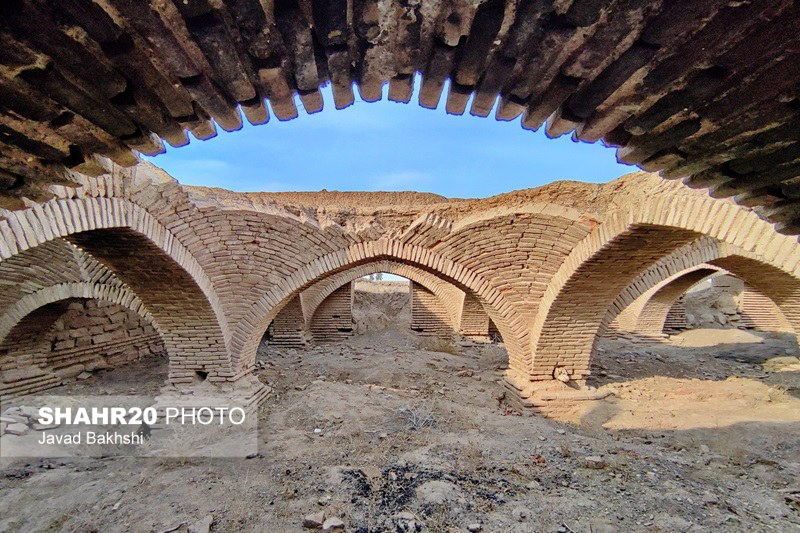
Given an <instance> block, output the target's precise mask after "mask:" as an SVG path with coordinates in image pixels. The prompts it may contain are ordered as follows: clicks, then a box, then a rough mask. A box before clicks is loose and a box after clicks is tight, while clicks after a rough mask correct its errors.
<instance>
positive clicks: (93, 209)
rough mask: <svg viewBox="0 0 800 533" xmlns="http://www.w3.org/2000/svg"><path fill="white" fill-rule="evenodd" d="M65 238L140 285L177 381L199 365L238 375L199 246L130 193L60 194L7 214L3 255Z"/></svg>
mask: <svg viewBox="0 0 800 533" xmlns="http://www.w3.org/2000/svg"><path fill="white" fill-rule="evenodd" d="M59 238H64V239H67V240H69V241H70V242H71V243H73V244H74V245H76V246H78V247H79V248H80V249H82V250H84V251H85V252H87V253H88V254H89V255H91V256H92V257H94V258H95V259H97V260H98V261H99V262H100V263H101V264H103V265H104V266H106V267H107V268H108V269H109V270H111V271H112V272H113V273H115V274H116V275H117V276H118V277H119V278H120V279H121V281H123V282H124V283H125V284H126V285H127V286H128V287H129V288H130V290H131V291H132V292H133V293H135V294H136V295H137V296H138V297H139V299H140V300H141V301H142V302H143V303H144V305H145V306H146V307H147V309H148V310H149V311H150V313H151V315H152V317H153V319H154V320H155V321H156V322H157V323H158V324H159V325H160V327H161V331H162V334H163V338H164V342H165V344H166V345H167V346H168V347H169V348H168V349H169V350H170V355H171V357H170V382H171V383H173V384H180V383H189V382H192V381H193V380H194V379H195V373H196V372H198V371H202V372H207V375H208V378H209V380H211V381H215V382H223V381H231V380H233V379H235V376H234V373H233V372H232V370H231V365H230V359H229V357H228V350H227V345H228V337H227V336H226V333H227V332H228V328H227V326H226V323H225V317H224V314H223V313H222V310H221V306H220V303H219V299H218V298H217V295H216V293H215V291H214V288H213V286H212V284H211V281H210V280H209V278H208V277H207V276H206V274H205V272H204V271H203V269H202V267H201V266H200V264H199V263H198V262H197V261H196V260H195V259H194V257H193V256H192V255H191V253H190V252H189V251H188V250H187V249H186V248H185V247H184V246H183V245H182V244H181V243H180V242H179V241H178V240H177V239H176V238H175V237H174V236H173V235H172V233H171V232H170V231H169V230H167V229H166V228H165V227H164V226H162V225H161V224H160V223H159V222H158V221H157V220H156V219H155V218H154V217H152V216H151V215H150V214H149V213H148V212H147V211H145V210H144V209H143V208H141V207H140V206H138V205H136V204H134V203H132V202H130V201H129V200H126V199H122V198H102V197H100V198H70V199H56V200H51V201H49V202H47V203H44V204H37V205H35V206H33V207H31V208H28V209H25V210H22V211H16V212H13V213H9V214H8V215H7V218H6V219H5V220H3V221H0V261H4V260H7V259H9V258H12V257H15V256H19V255H20V254H22V253H23V252H25V251H26V250H30V249H33V248H35V247H37V246H40V245H42V244H43V243H46V242H50V241H52V240H54V239H59Z"/></svg>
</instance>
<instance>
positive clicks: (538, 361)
mask: <svg viewBox="0 0 800 533" xmlns="http://www.w3.org/2000/svg"><path fill="white" fill-rule="evenodd" d="M703 235H707V236H709V237H711V238H713V239H714V240H716V241H719V242H721V243H723V244H730V245H733V246H735V247H737V248H739V249H742V250H743V251H744V253H745V254H747V256H748V257H736V256H731V257H736V258H733V259H728V258H724V259H718V260H715V261H712V264H717V265H718V266H720V267H722V268H725V269H726V270H728V271H730V272H731V273H734V274H735V275H737V276H739V277H741V278H742V279H744V280H745V281H746V282H750V280H751V279H752V280H753V282H754V283H760V284H761V285H762V287H756V288H758V289H759V290H762V288H763V290H762V292H764V293H765V294H769V293H768V292H767V291H772V293H773V294H772V295H770V297H771V298H772V299H773V300H774V301H775V302H776V303H778V304H779V305H783V306H784V308H785V309H786V310H785V311H784V312H785V314H787V318H789V320H790V321H791V320H792V318H791V317H790V316H789V315H794V312H795V309H796V308H797V306H798V305H800V304H797V303H794V302H792V297H796V296H797V295H798V292H797V290H798V289H800V249H799V248H798V246H797V242H796V240H795V239H793V238H788V237H784V236H781V235H779V234H777V233H775V232H774V230H773V229H772V227H771V226H770V225H769V224H768V223H766V222H764V221H762V220H760V219H759V218H758V217H757V216H756V215H755V214H754V213H752V212H750V211H748V210H746V209H743V208H739V207H737V206H735V205H733V204H731V203H728V202H715V201H714V200H712V199H709V198H680V199H679V198H674V197H663V198H659V199H656V200H651V201H645V202H643V203H642V204H640V205H639V206H637V207H636V208H634V209H625V210H620V211H618V212H615V213H613V214H612V215H610V216H609V217H608V218H607V219H606V220H605V221H604V222H603V223H602V224H600V225H599V226H598V227H597V228H595V230H594V231H592V233H590V234H589V236H587V238H585V239H584V240H583V241H581V242H580V243H579V245H578V246H576V248H575V249H574V250H573V251H572V253H570V255H569V256H568V257H567V260H566V261H565V262H564V263H563V264H562V265H561V267H560V268H559V271H558V272H557V274H556V275H555V276H554V278H553V281H552V282H551V284H550V286H549V287H548V289H547V291H546V292H545V297H544V299H543V301H542V304H541V305H540V307H539V311H538V313H537V316H536V318H535V320H534V325H533V328H532V331H531V347H532V351H531V354H530V359H529V368H528V369H529V374H528V376H525V378H526V379H529V380H533V381H535V380H549V379H552V378H553V377H554V376H555V375H556V374H557V373H560V372H566V373H567V375H568V376H569V377H570V378H571V379H574V380H583V379H584V378H585V377H586V376H588V375H589V362H590V359H591V356H592V354H593V352H594V348H595V344H596V341H597V338H598V333H599V331H600V330H601V328H602V327H603V324H604V323H605V322H604V318H605V317H606V316H607V312H608V309H609V308H610V307H611V306H612V304H613V302H614V300H615V299H616V298H617V297H618V296H619V295H620V293H621V292H623V290H624V289H625V288H626V287H627V286H629V285H630V284H631V283H632V282H633V281H634V280H635V279H636V278H637V276H638V275H639V274H640V273H641V272H643V271H644V270H646V269H647V268H648V267H649V266H651V265H653V264H654V263H656V262H658V261H659V259H660V258H663V257H664V256H665V255H669V254H671V253H673V252H675V251H676V250H678V249H679V248H681V247H683V246H686V245H689V244H690V243H692V242H693V241H696V240H697V239H698V238H700V237H701V236H703ZM756 265H760V268H761V269H762V270H763V269H764V268H765V267H769V268H768V270H769V271H770V272H771V273H772V274H771V275H774V278H773V277H769V278H768V279H767V278H765V277H764V276H763V274H761V273H756V270H755V269H756ZM729 267H730V268H729ZM758 279H761V280H762V281H760V282H757V281H756V280H758ZM754 286H755V285H754ZM787 311H788V312H787ZM520 377H521V376H515V375H513V374H511V375H510V379H511V380H515V379H517V380H518V379H519V378H520Z"/></svg>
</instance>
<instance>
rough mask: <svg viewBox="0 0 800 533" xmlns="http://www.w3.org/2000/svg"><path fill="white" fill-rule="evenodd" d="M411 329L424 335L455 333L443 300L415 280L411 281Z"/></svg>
mask: <svg viewBox="0 0 800 533" xmlns="http://www.w3.org/2000/svg"><path fill="white" fill-rule="evenodd" d="M411 329H412V330H414V331H416V332H417V333H420V334H422V335H435V336H446V335H450V334H452V333H453V328H452V326H451V325H450V322H449V319H448V316H447V309H446V308H445V306H444V305H443V304H442V302H441V300H439V298H438V297H437V296H436V295H435V294H433V293H432V292H431V291H429V290H428V289H426V288H425V287H423V286H422V285H420V284H418V283H415V282H412V283H411Z"/></svg>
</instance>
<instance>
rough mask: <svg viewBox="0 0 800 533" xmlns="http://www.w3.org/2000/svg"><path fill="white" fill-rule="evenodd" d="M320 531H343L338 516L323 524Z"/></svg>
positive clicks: (342, 524) (342, 523) (341, 522)
mask: <svg viewBox="0 0 800 533" xmlns="http://www.w3.org/2000/svg"><path fill="white" fill-rule="evenodd" d="M322 531H325V532H326V533H327V532H329V531H344V522H343V521H342V519H341V518H339V517H338V516H332V517H330V518H328V519H327V520H325V522H323V524H322Z"/></svg>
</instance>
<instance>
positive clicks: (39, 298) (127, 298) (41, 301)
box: [0, 282, 174, 353]
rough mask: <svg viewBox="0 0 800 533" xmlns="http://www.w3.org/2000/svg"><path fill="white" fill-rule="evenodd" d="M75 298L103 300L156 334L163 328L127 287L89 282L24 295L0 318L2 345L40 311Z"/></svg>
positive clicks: (0, 342)
mask: <svg viewBox="0 0 800 533" xmlns="http://www.w3.org/2000/svg"><path fill="white" fill-rule="evenodd" d="M73 298H80V299H92V300H102V301H105V302H109V303H113V304H117V305H121V306H122V307H125V308H126V309H128V310H130V311H133V312H134V313H136V314H137V315H139V316H140V317H142V318H144V319H146V320H147V321H148V322H151V323H152V324H153V326H154V327H155V328H156V330H157V331H158V332H159V333H161V328H160V326H159V325H158V322H157V321H156V319H155V318H154V317H153V316H152V315H151V314H150V311H148V310H147V308H146V307H145V306H144V304H143V303H142V301H141V300H140V299H139V297H138V296H136V295H135V294H134V293H133V292H131V291H130V290H128V289H127V288H125V287H121V286H117V285H108V284H104V283H89V282H77V283H60V284H58V285H54V286H52V287H46V288H44V289H41V290H39V291H37V292H34V293H31V294H27V295H25V296H24V297H23V298H22V299H20V300H19V301H17V302H16V303H15V304H14V305H13V306H11V307H10V308H9V309H7V310H6V311H5V312H4V313H3V314H2V316H0V344H2V343H3V342H4V341H5V339H6V337H7V336H8V335H9V333H10V332H11V331H12V330H13V329H14V328H15V327H16V326H17V324H19V323H20V322H22V321H23V320H24V319H25V317H26V316H28V315H30V314H31V313H33V312H34V311H36V310H37V309H39V308H41V307H44V306H46V305H49V304H51V303H55V302H59V301H62V300H69V299H73ZM173 349H174V348H173ZM167 351H168V352H170V353H172V352H171V351H170V346H167Z"/></svg>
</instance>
